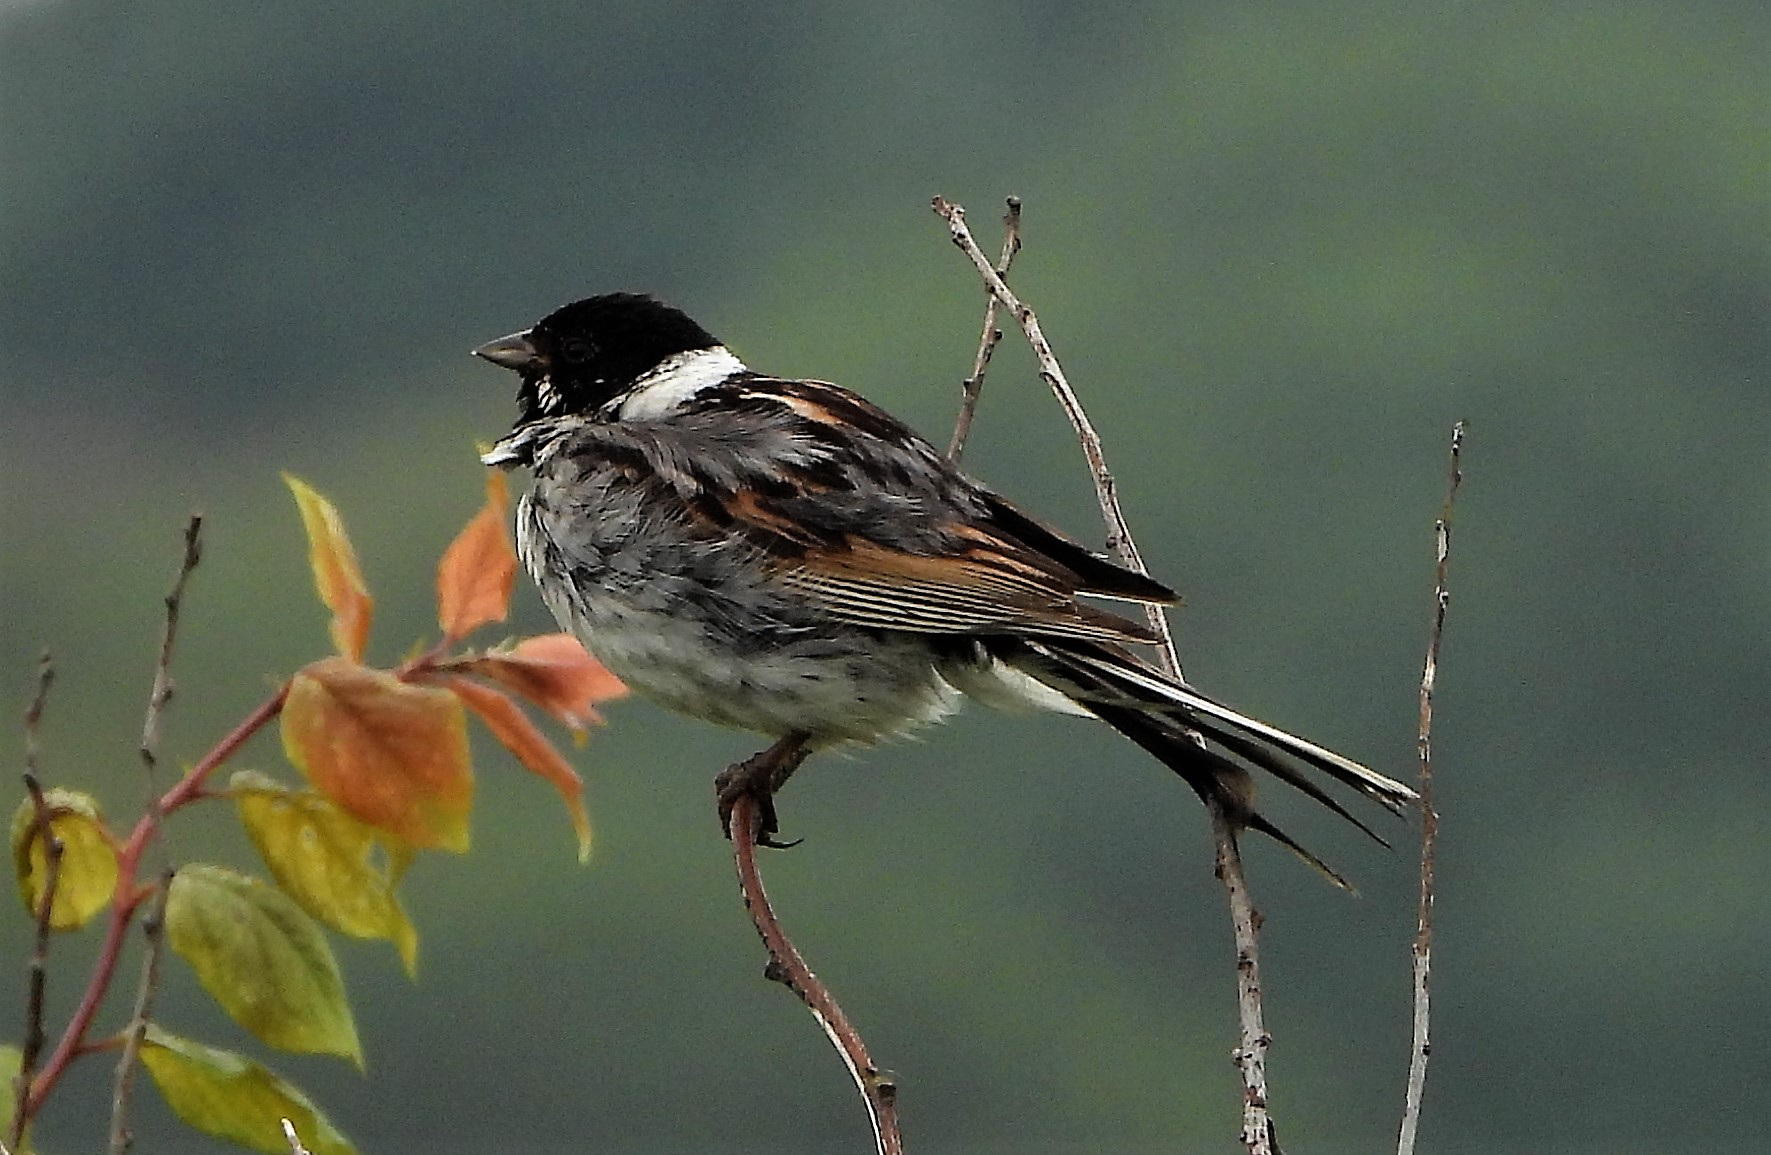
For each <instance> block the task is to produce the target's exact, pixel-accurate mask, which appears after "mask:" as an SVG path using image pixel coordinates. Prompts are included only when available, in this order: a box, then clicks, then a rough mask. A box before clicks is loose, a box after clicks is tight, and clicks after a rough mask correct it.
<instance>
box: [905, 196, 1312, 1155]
mask: <svg viewBox="0 0 1771 1155" xmlns="http://www.w3.org/2000/svg"><path fill="white" fill-rule="evenodd" d="M933 207H934V210H935V213H936V215H938V216H940V217H941V218H942V219H943V220H945V221H946V222H947V229H948V234H949V237H950V239H951V240H952V241H953V243H954V245H956V246H957V247H958V248H959V250H960V251H961V252H963V253H964V254H965V255H966V256H967V257H968V258H969V259H970V260H971V262H972V265H973V267H975V268H976V269H977V270H978V275H979V276H980V277H982V278H983V279H984V284H985V287H986V288H988V289H989V290H990V293H991V295H992V296H993V297H995V298H996V299H997V300H998V301H1000V302H1001V303H1002V306H1003V307H1004V308H1005V309H1007V310H1008V311H1009V312H1010V313H1012V314H1013V315H1014V318H1015V320H1016V321H1017V322H1019V324H1020V326H1021V332H1022V333H1023V334H1025V335H1026V338H1027V343H1028V344H1029V345H1031V346H1032V347H1033V355H1034V357H1036V358H1037V359H1038V361H1039V375H1040V377H1042V378H1044V380H1045V383H1046V384H1047V385H1048V386H1049V387H1050V388H1051V390H1052V392H1053V394H1055V395H1056V396H1057V399H1058V404H1059V405H1061V406H1062V407H1063V410H1064V415H1065V416H1066V417H1068V418H1069V419H1070V425H1071V427H1072V428H1073V429H1075V431H1076V438H1077V440H1078V442H1080V443H1081V445H1082V452H1083V456H1084V457H1085V458H1087V460H1088V467H1089V473H1090V475H1091V476H1092V477H1093V478H1094V483H1095V497H1096V499H1097V500H1098V502H1099V503H1100V507H1101V519H1102V521H1103V522H1105V524H1106V527H1107V548H1108V550H1109V551H1110V552H1112V553H1113V554H1114V555H1115V556H1117V557H1118V558H1119V560H1120V561H1121V562H1122V563H1123V564H1124V565H1125V566H1126V568H1128V569H1133V570H1136V571H1137V572H1138V573H1144V574H1147V573H1148V572H1149V571H1148V569H1146V568H1145V566H1144V559H1143V556H1142V555H1141V554H1140V553H1139V552H1138V547H1137V543H1136V542H1134V541H1133V540H1132V536H1131V529H1130V527H1129V526H1128V525H1127V524H1126V520H1125V513H1124V511H1123V510H1121V509H1120V506H1119V492H1118V487H1117V486H1116V484H1115V483H1114V480H1113V474H1112V472H1111V471H1110V470H1109V469H1108V468H1107V459H1106V454H1105V452H1104V451H1103V450H1102V448H1101V438H1100V435H1099V434H1097V433H1096V432H1095V429H1094V425H1093V424H1092V423H1091V422H1090V421H1089V419H1088V415H1087V414H1086V413H1085V412H1084V411H1083V408H1082V402H1081V401H1079V400H1078V399H1077V397H1076V393H1075V391H1074V390H1072V389H1071V388H1070V382H1069V380H1068V378H1066V377H1065V376H1064V370H1063V367H1062V366H1060V365H1059V364H1058V358H1057V355H1056V354H1055V353H1054V352H1053V351H1052V347H1051V342H1049V341H1047V340H1046V338H1045V333H1044V331H1043V330H1041V329H1040V327H1039V318H1038V317H1036V316H1034V313H1033V310H1032V309H1031V308H1029V307H1028V306H1027V305H1026V304H1024V303H1023V302H1022V301H1021V300H1020V298H1018V297H1016V296H1015V294H1014V291H1013V290H1012V289H1010V288H1009V287H1008V284H1007V282H1005V281H1004V280H1003V279H1002V277H1001V276H1000V275H998V274H997V272H996V270H995V269H994V268H993V267H992V266H991V264H990V260H989V258H988V257H986V256H985V255H984V252H983V250H982V249H980V248H979V247H978V242H977V241H976V240H974V239H973V237H972V234H971V230H970V229H968V228H967V227H966V223H965V210H964V209H963V208H961V207H960V206H958V205H955V204H951V203H949V202H948V201H947V200H945V199H944V198H942V197H936V198H935V199H934V202H933ZM1144 616H1145V619H1146V620H1147V621H1148V622H1149V624H1150V629H1151V630H1152V632H1154V633H1155V634H1156V637H1157V640H1158V641H1157V644H1158V652H1157V660H1158V663H1159V664H1160V665H1161V666H1162V668H1163V669H1164V670H1166V671H1167V672H1168V673H1169V674H1170V675H1172V676H1173V677H1174V678H1175V679H1176V680H1179V681H1183V682H1184V681H1185V680H1186V676H1185V674H1184V672H1183V671H1182V667H1181V659H1180V655H1179V653H1177V652H1176V650H1175V642H1174V634H1173V632H1172V631H1170V629H1169V626H1168V618H1167V617H1166V616H1165V615H1164V614H1163V612H1162V609H1161V607H1160V606H1155V605H1146V606H1145V607H1144ZM1192 737H1193V740H1194V741H1195V742H1198V743H1199V744H1200V745H1202V746H1203V745H1204V744H1205V740H1204V738H1203V737H1202V736H1201V735H1199V734H1197V733H1195V734H1193V735H1192ZM1208 808H1209V810H1210V812H1211V829H1212V840H1213V842H1214V843H1215V844H1216V849H1217V876H1218V878H1219V879H1220V880H1222V881H1223V884H1224V890H1225V894H1226V897H1227V898H1228V900H1229V904H1230V922H1231V926H1232V929H1233V931H1234V934H1235V940H1236V988H1237V1000H1236V1003H1237V1008H1238V1012H1239V1014H1238V1018H1239V1020H1240V1023H1241V1042H1240V1045H1238V1046H1237V1048H1236V1050H1235V1051H1234V1052H1232V1057H1233V1059H1234V1061H1235V1064H1236V1068H1237V1070H1238V1071H1240V1072H1241V1074H1242V1090H1243V1095H1242V1099H1243V1112H1242V1142H1243V1145H1244V1146H1245V1147H1246V1148H1247V1149H1248V1152H1249V1155H1279V1147H1278V1143H1277V1142H1276V1141H1275V1140H1274V1128H1273V1121H1272V1118H1271V1116H1270V1115H1269V1114H1268V1110H1267V1072H1266V1054H1267V1049H1268V1047H1270V1046H1271V1045H1272V1041H1273V1039H1272V1036H1271V1035H1269V1034H1268V1033H1267V1030H1266V1024H1265V1021H1264V1017H1263V1015H1262V1013H1261V982H1260V940H1259V930H1260V923H1261V916H1260V913H1259V912H1258V911H1257V910H1255V908H1254V904H1253V901H1252V900H1251V898H1250V897H1249V893H1248V884H1247V881H1246V879H1245V878H1244V877H1243V873H1242V854H1241V850H1240V849H1239V848H1238V846H1237V843H1236V832H1237V826H1236V822H1235V820H1234V818H1233V817H1232V816H1231V815H1230V814H1229V813H1228V812H1227V811H1226V810H1225V808H1224V807H1223V806H1219V805H1212V806H1209V807H1208Z"/></svg>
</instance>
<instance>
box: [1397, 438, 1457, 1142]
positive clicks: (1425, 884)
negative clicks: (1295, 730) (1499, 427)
mask: <svg viewBox="0 0 1771 1155" xmlns="http://www.w3.org/2000/svg"><path fill="white" fill-rule="evenodd" d="M1463 446H1464V423H1463V422H1462V421H1459V422H1458V423H1457V424H1456V425H1453V426H1452V427H1451V467H1450V475H1449V477H1448V478H1447V480H1446V483H1445V506H1444V508H1443V510H1442V511H1441V513H1440V514H1439V520H1438V521H1437V522H1436V523H1434V525H1433V552H1434V556H1435V569H1434V575H1433V625H1432V628H1431V630H1429V631H1428V634H1427V657H1426V661H1425V663H1424V664H1423V666H1422V668H1421V679H1420V729H1419V731H1418V732H1417V735H1416V739H1415V748H1416V751H1417V753H1418V754H1419V757H1420V811H1421V828H1420V921H1419V923H1418V926H1417V928H1416V930H1415V934H1414V1015H1413V1021H1414V1028H1413V1045H1412V1047H1411V1049H1410V1053H1409V1059H1408V1093H1407V1099H1406V1101H1405V1103H1404V1104H1403V1108H1402V1128H1401V1132H1400V1134H1399V1135H1398V1137H1397V1141H1396V1152H1397V1155H1414V1139H1415V1132H1416V1131H1417V1129H1418V1128H1419V1126H1420V1104H1421V1093H1422V1091H1423V1090H1424V1089H1425V1087H1426V1082H1427V1056H1428V1055H1429V1054H1431V1052H1432V1049H1433V1048H1432V1041H1431V1039H1430V1037H1429V1035H1428V1030H1427V1028H1428V1023H1429V1010H1430V1003H1431V999H1430V995H1429V987H1430V981H1429V980H1430V979H1431V977H1432V969H1433V864H1434V856H1435V854H1436V853H1437V850H1438V843H1439V811H1438V809H1437V807H1436V806H1435V805H1434V801H1433V691H1434V689H1435V688H1436V687H1437V684H1438V680H1439V643H1440V641H1441V640H1442V639H1443V638H1444V636H1445V610H1446V608H1447V607H1448V606H1450V604H1451V593H1450V591H1449V590H1448V589H1447V588H1446V576H1447V574H1448V573H1449V572H1450V569H1451V512H1452V507H1453V506H1454V505H1455V503H1456V502H1457V490H1458V486H1459V485H1461V484H1462V483H1463V462H1462V457H1463Z"/></svg>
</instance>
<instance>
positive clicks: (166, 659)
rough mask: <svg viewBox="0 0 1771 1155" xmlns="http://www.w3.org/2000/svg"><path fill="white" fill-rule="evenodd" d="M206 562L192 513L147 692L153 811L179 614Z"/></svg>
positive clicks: (144, 729)
mask: <svg viewBox="0 0 1771 1155" xmlns="http://www.w3.org/2000/svg"><path fill="white" fill-rule="evenodd" d="M202 558H203V515H202V514H200V513H193V514H192V515H191V520H190V521H189V522H188V523H186V525H185V531H184V560H183V562H182V563H181V564H180V565H179V568H178V577H177V578H176V579H175V580H174V581H173V583H172V589H171V591H170V592H168V593H167V595H166V628H165V629H164V630H163V631H162V632H161V634H160V658H159V660H158V661H157V662H155V663H154V684H153V688H152V689H151V690H149V691H148V712H147V717H146V718H145V719H143V721H142V726H141V748H140V749H141V761H142V766H143V767H144V768H145V769H146V771H147V779H148V805H149V807H150V808H151V807H152V806H153V805H154V803H155V802H156V801H158V799H157V797H156V796H157V795H158V793H159V791H158V790H157V789H156V788H155V786H154V771H155V770H156V769H157V768H158V767H159V764H160V715H161V714H162V713H163V712H164V711H165V709H166V703H167V702H169V701H171V700H172V691H173V685H172V643H173V641H174V640H175V639H176V638H177V637H178V611H179V608H180V607H181V606H182V605H183V603H184V587H185V584H186V583H187V582H189V581H190V579H191V571H192V570H194V569H196V568H197V563H198V562H199V561H201V560H202Z"/></svg>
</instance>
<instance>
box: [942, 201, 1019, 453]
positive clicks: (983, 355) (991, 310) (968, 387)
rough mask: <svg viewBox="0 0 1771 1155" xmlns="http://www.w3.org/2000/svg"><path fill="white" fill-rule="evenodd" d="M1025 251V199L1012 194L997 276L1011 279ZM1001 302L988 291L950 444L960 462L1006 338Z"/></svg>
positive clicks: (1005, 220) (950, 451) (1005, 222)
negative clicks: (987, 373)
mask: <svg viewBox="0 0 1771 1155" xmlns="http://www.w3.org/2000/svg"><path fill="white" fill-rule="evenodd" d="M1020 251H1021V198H1020V197H1009V198H1008V210H1007V211H1006V212H1004V213H1003V215H1002V255H1001V256H1000V257H998V258H997V259H996V275H997V276H998V277H1003V278H1007V277H1008V271H1009V266H1011V265H1013V264H1014V263H1015V254H1016V253H1018V252H1020ZM1000 304H1001V302H999V301H998V300H997V299H996V294H994V293H987V294H986V296H985V300H984V331H983V333H982V334H980V335H979V337H978V354H977V356H976V357H975V358H973V360H972V375H971V376H970V377H967V378H966V379H965V381H964V382H963V383H962V384H961V386H960V388H961V390H962V391H963V394H964V397H963V399H962V400H961V401H960V403H959V416H958V417H957V418H955V419H954V422H953V440H952V441H951V442H950V443H948V446H947V459H948V460H949V461H952V462H954V463H955V464H958V462H959V456H960V454H962V453H964V452H965V442H966V438H968V437H970V436H971V432H972V418H974V417H975V416H977V412H978V398H979V396H980V395H982V393H983V392H984V372H985V371H986V370H987V369H989V368H990V358H991V357H992V356H993V355H994V354H995V352H996V346H997V344H998V343H999V342H1000V341H1001V340H1002V330H1001V329H998V328H997V327H996V310H997V307H998V306H999V305H1000Z"/></svg>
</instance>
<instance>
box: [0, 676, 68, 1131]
mask: <svg viewBox="0 0 1771 1155" xmlns="http://www.w3.org/2000/svg"><path fill="white" fill-rule="evenodd" d="M54 683H55V664H54V663H53V662H52V661H51V660H50V657H49V651H48V650H44V651H43V655H42V657H40V658H39V659H38V660H37V692H36V693H35V694H33V695H32V697H31V704H30V705H29V706H28V707H26V708H25V789H26V791H28V792H29V793H30V796H31V806H32V808H33V819H34V821H35V822H36V826H37V830H36V837H38V838H40V839H42V840H43V860H44V871H43V899H42V902H41V903H39V905H38V907H37V910H36V912H35V914H36V937H35V938H34V939H33V940H32V946H31V960H30V963H29V964H28V968H27V969H28V974H29V977H28V978H27V980H26V993H25V1033H24V1039H23V1043H22V1045H21V1046H20V1047H19V1052H20V1054H19V1066H18V1075H17V1076H16V1077H15V1078H14V1080H13V1093H12V1101H13V1116H12V1126H11V1127H10V1128H8V1134H7V1136H6V1149H7V1150H8V1151H17V1150H20V1149H21V1148H22V1147H23V1146H24V1134H25V1128H26V1127H27V1126H28V1125H29V1124H30V1119H29V1117H28V1116H26V1114H25V1113H24V1110H23V1106H24V1102H25V1095H26V1093H27V1092H28V1091H29V1090H30V1087H31V1076H32V1074H33V1073H34V1072H35V1071H36V1069H37V1059H38V1057H39V1056H40V1055H41V1054H42V1053H43V1044H44V1042H45V1038H44V1033H43V997H44V992H45V988H46V986H47V985H48V982H49V932H50V919H51V914H52V912H53V911H54V910H55V892H56V889H57V888H58V887H59V886H60V884H61V863H62V844H61V839H59V838H57V837H56V836H55V830H54V828H53V827H52V826H51V825H50V821H49V807H48V806H47V805H46V804H45V802H44V800H43V787H42V785H41V783H39V782H38V781H37V755H38V752H39V746H38V740H37V728H38V726H39V725H40V724H41V723H42V721H43V710H44V708H45V707H46V706H47V705H48V704H49V687H50V686H51V685H53V684H54Z"/></svg>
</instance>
